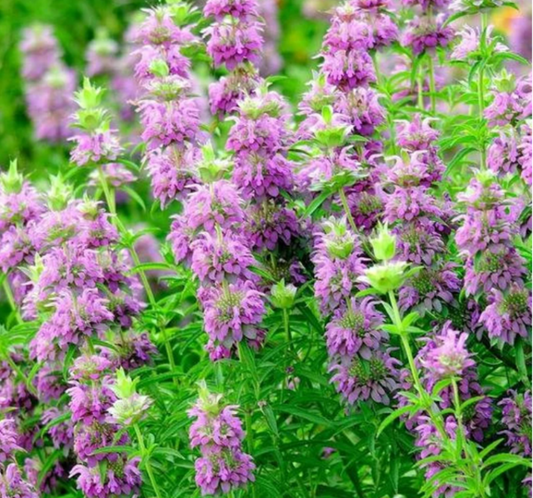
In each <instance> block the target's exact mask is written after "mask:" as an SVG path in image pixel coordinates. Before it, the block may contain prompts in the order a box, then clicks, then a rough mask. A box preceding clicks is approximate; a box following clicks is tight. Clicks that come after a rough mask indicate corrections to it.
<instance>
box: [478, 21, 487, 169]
mask: <svg viewBox="0 0 533 498" xmlns="http://www.w3.org/2000/svg"><path fill="white" fill-rule="evenodd" d="M487 23H488V19H487V14H486V13H485V12H484V13H482V14H481V35H482V36H485V33H486V30H487ZM478 107H479V119H480V121H481V122H483V120H484V119H485V117H484V114H485V66H484V65H483V64H482V65H481V67H480V69H479V75H478ZM481 168H482V170H485V169H487V147H486V145H485V142H483V143H482V144H481Z"/></svg>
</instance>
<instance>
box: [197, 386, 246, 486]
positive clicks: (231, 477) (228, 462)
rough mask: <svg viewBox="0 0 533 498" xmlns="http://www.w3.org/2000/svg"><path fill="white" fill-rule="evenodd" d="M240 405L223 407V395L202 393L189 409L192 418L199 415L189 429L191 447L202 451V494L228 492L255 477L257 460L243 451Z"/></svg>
mask: <svg viewBox="0 0 533 498" xmlns="http://www.w3.org/2000/svg"><path fill="white" fill-rule="evenodd" d="M204 389H205V388H204ZM205 391H206V390H205ZM237 408H238V407H237V406H232V405H230V406H225V407H221V406H220V396H215V395H212V394H210V393H208V392H201V394H200V399H199V400H198V402H197V404H196V405H195V406H194V407H193V408H192V409H191V410H189V412H188V415H189V417H191V418H196V420H195V421H194V422H193V424H192V425H191V428H190V430H189V437H190V445H191V448H196V447H199V448H200V451H201V453H202V457H201V458H198V459H197V460H196V463H195V469H196V484H197V485H198V486H199V487H200V488H201V490H202V495H206V494H210V495H211V494H219V493H228V492H229V491H230V490H232V489H235V488H238V487H241V486H243V485H245V484H246V483H248V482H249V481H254V480H255V478H254V475H253V470H254V469H255V465H254V463H253V460H252V458H251V457H250V455H247V454H246V453H243V452H242V440H243V439H244V431H243V429H242V424H241V421H240V420H239V418H238V417H237V416H236V409H237Z"/></svg>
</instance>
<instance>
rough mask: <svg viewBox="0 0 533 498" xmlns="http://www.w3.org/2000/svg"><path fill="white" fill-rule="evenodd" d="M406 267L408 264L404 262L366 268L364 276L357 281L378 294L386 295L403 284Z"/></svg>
mask: <svg viewBox="0 0 533 498" xmlns="http://www.w3.org/2000/svg"><path fill="white" fill-rule="evenodd" d="M408 266H409V263H406V262H405V261H396V262H392V261H388V262H386V263H382V264H379V265H376V266H373V267H371V268H368V269H367V270H366V271H365V275H364V276H363V277H359V281H361V282H363V283H365V284H368V285H370V287H372V288H373V289H374V290H375V291H376V292H378V294H387V293H388V292H391V291H395V290H396V289H398V288H399V287H400V286H401V285H402V284H403V282H404V280H405V278H406V275H405V270H406V269H407V267H408Z"/></svg>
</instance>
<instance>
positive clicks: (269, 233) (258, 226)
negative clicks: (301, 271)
mask: <svg viewBox="0 0 533 498" xmlns="http://www.w3.org/2000/svg"><path fill="white" fill-rule="evenodd" d="M246 214H247V219H246V222H245V227H244V230H245V233H246V239H247V240H248V241H249V246H250V249H251V250H254V251H264V250H269V251H273V250H274V249H275V248H276V247H277V246H279V245H281V244H283V245H285V246H290V244H291V242H292V241H293V240H295V239H296V238H297V237H298V235H299V234H300V225H299V223H298V219H297V217H296V214H295V212H294V211H293V210H292V209H289V208H288V207H284V206H283V204H281V203H279V202H274V201H273V200H272V199H269V200H266V201H263V202H262V203H261V204H254V205H252V206H250V207H249V208H248V210H247V213H246Z"/></svg>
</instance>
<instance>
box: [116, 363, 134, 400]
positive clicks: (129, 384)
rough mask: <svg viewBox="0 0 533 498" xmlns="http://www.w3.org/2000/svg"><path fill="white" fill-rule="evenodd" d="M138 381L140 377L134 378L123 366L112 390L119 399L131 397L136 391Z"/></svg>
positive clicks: (118, 371) (118, 372)
mask: <svg viewBox="0 0 533 498" xmlns="http://www.w3.org/2000/svg"><path fill="white" fill-rule="evenodd" d="M138 381H139V379H132V378H131V377H130V376H129V375H126V372H124V369H123V368H119V369H118V370H117V378H116V380H115V384H114V386H113V387H112V390H113V392H114V393H115V394H116V396H117V398H119V399H125V398H129V397H131V396H132V395H133V394H135V393H136V386H137V382H138Z"/></svg>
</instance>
